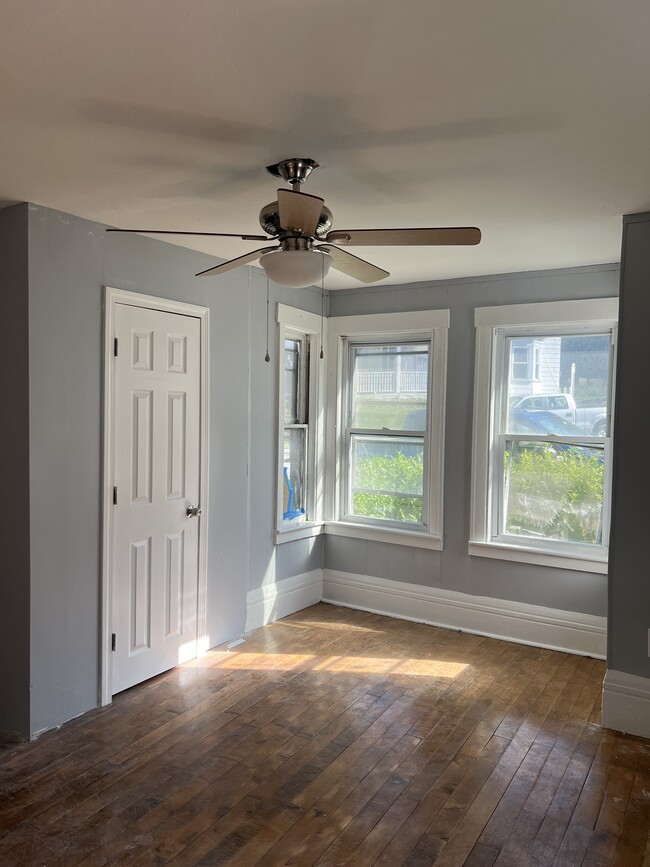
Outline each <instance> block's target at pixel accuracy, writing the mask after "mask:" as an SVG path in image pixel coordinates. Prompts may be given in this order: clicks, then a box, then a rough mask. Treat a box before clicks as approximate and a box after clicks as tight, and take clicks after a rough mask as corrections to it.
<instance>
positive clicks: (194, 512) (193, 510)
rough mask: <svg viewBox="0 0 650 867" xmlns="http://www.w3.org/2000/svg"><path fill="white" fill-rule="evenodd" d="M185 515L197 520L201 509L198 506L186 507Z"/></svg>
mask: <svg viewBox="0 0 650 867" xmlns="http://www.w3.org/2000/svg"><path fill="white" fill-rule="evenodd" d="M185 514H186V515H187V517H188V518H198V517H199V515H200V514H201V507H200V506H188V507H187V509H185Z"/></svg>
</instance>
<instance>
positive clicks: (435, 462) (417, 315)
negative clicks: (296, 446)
mask: <svg viewBox="0 0 650 867" xmlns="http://www.w3.org/2000/svg"><path fill="white" fill-rule="evenodd" d="M327 324H328V331H329V337H328V364H327V394H328V401H327V414H326V418H327V441H326V447H325V449H326V450H325V464H326V466H327V468H328V473H327V479H326V490H325V514H326V515H327V521H326V523H325V532H326V533H328V534H335V535H341V536H353V537H355V538H360V539H368V540H375V541H385V542H393V543H395V544H400V545H411V546H414V547H425V548H433V549H435V550H438V551H441V550H442V548H443V484H444V434H445V389H446V383H447V332H448V330H449V310H423V311H417V312H409V313H375V314H368V315H358V316H334V317H331V318H330V319H328V323H327ZM402 335H403V337H404V339H409V340H412V339H413V338H414V337H415V336H417V337H419V338H425V339H427V340H430V341H431V347H432V355H431V371H432V373H431V402H430V407H429V437H430V450H429V461H428V478H427V479H426V480H425V484H426V485H427V488H428V494H429V517H428V527H427V528H426V529H423V530H417V529H414V528H413V527H410V526H407V527H405V528H404V529H402V528H399V527H386V528H384V527H379V526H377V525H376V524H368V525H366V524H365V523H363V522H358V523H357V522H354V521H349V520H342V519H341V493H340V492H341V475H342V464H341V455H342V453H343V452H342V449H343V446H344V437H345V428H344V425H343V418H344V413H345V406H344V395H343V393H342V390H341V389H340V387H339V384H340V383H341V382H342V381H343V376H344V374H345V370H346V368H347V361H348V359H347V352H346V341H347V339H348V338H349V339H356V338H359V339H368V338H371V339H373V340H382V339H388V338H390V339H395V337H400V336H402Z"/></svg>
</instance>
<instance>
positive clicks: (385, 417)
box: [350, 343, 429, 431]
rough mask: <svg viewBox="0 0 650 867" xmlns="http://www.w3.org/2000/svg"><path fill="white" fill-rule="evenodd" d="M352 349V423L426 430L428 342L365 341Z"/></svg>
mask: <svg viewBox="0 0 650 867" xmlns="http://www.w3.org/2000/svg"><path fill="white" fill-rule="evenodd" d="M351 351H352V357H351V364H352V376H351V396H350V404H351V405H350V409H351V412H350V416H351V420H350V425H351V427H354V428H367V429H368V428H369V429H372V430H382V428H383V429H387V430H403V431H423V430H426V428H427V391H428V378H429V344H428V343H405V344H378V345H372V346H368V345H364V346H353V347H352V350H351Z"/></svg>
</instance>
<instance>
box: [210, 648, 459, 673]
mask: <svg viewBox="0 0 650 867" xmlns="http://www.w3.org/2000/svg"><path fill="white" fill-rule="evenodd" d="M212 665H213V666H214V667H216V668H225V669H254V670H271V669H275V670H280V671H289V670H291V669H294V668H303V669H308V670H310V671H325V670H327V671H332V672H341V673H344V674H396V675H402V674H410V675H414V676H416V677H457V676H458V675H459V674H461V673H462V672H463V671H464V670H465V669H466V668H467V667H468V666H467V664H466V663H463V662H449V661H447V660H437V659H400V658H398V659H395V658H391V657H377V656H316V655H313V654H296V653H246V652H243V653H237V652H234V653H233V652H219V653H216V654H215V655H214V657H213V659H212Z"/></svg>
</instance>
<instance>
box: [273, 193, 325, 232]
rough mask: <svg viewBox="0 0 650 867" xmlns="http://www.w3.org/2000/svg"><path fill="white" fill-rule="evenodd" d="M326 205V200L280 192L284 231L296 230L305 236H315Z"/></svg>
mask: <svg viewBox="0 0 650 867" xmlns="http://www.w3.org/2000/svg"><path fill="white" fill-rule="evenodd" d="M324 204H325V200H324V199H321V198H319V197H318V196H310V195H309V194H308V193H297V192H296V193H294V192H293V191H292V190H278V206H279V210H280V225H281V226H282V228H283V229H287V230H288V229H296V230H298V231H299V232H302V233H303V235H315V234H316V226H317V225H318V219H319V217H320V212H321V211H322V210H323V205H324Z"/></svg>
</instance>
